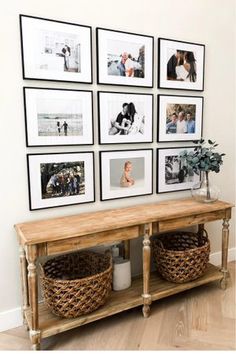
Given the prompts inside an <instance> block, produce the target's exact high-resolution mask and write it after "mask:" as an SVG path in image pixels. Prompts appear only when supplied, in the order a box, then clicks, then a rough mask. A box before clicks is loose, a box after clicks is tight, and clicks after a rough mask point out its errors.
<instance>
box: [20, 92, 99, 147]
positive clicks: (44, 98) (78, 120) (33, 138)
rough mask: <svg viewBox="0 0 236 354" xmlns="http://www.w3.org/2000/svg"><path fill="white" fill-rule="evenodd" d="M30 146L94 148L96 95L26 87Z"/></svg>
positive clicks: (27, 138) (27, 129) (27, 139)
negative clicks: (81, 146)
mask: <svg viewBox="0 0 236 354" xmlns="http://www.w3.org/2000/svg"><path fill="white" fill-rule="evenodd" d="M23 92H24V105H25V123H26V145H27V146H59V145H92V144H93V96H92V91H79V90H63V89H48V88H38V87H24V89H23Z"/></svg>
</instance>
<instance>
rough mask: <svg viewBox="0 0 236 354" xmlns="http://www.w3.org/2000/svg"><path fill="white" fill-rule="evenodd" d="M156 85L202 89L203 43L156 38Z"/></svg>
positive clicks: (160, 86)
mask: <svg viewBox="0 0 236 354" xmlns="http://www.w3.org/2000/svg"><path fill="white" fill-rule="evenodd" d="M158 53H159V59H158V87H159V88H167V89H176V90H178V89H180V90H193V91H203V90H204V62H205V45H204V44H197V43H189V42H183V41H176V40H171V39H165V38H159V39H158Z"/></svg>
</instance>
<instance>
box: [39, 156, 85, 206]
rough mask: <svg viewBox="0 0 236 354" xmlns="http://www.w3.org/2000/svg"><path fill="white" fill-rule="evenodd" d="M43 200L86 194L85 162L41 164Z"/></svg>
mask: <svg viewBox="0 0 236 354" xmlns="http://www.w3.org/2000/svg"><path fill="white" fill-rule="evenodd" d="M40 171H41V188H42V199H46V198H56V197H66V196H72V195H79V194H84V193H85V184H84V177H85V176H84V161H78V162H68V163H65V162H63V163H41V164H40Z"/></svg>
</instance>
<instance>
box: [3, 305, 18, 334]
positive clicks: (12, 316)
mask: <svg viewBox="0 0 236 354" xmlns="http://www.w3.org/2000/svg"><path fill="white" fill-rule="evenodd" d="M22 325H23V320H22V313H21V308H20V307H17V308H15V309H12V310H8V311H4V312H0V332H3V331H7V330H8V329H11V328H15V327H19V326H22Z"/></svg>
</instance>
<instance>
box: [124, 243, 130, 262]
mask: <svg viewBox="0 0 236 354" xmlns="http://www.w3.org/2000/svg"><path fill="white" fill-rule="evenodd" d="M124 258H125V259H130V240H125V241H124Z"/></svg>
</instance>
